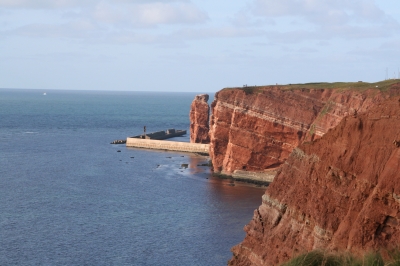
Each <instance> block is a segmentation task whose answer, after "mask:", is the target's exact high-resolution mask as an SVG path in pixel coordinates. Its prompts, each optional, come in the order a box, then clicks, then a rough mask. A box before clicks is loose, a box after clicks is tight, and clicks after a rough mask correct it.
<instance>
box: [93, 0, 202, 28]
mask: <svg viewBox="0 0 400 266" xmlns="http://www.w3.org/2000/svg"><path fill="white" fill-rule="evenodd" d="M93 17H94V18H95V19H96V20H99V21H102V22H105V23H112V24H118V23H125V24H126V23H128V24H129V25H130V26H154V25H159V24H193V23H202V22H205V21H206V20H207V18H208V17H207V14H206V13H205V12H202V11H201V10H199V9H198V8H197V7H196V6H194V5H193V4H191V3H161V2H155V3H145V4H134V5H132V4H130V5H111V4H108V3H99V4H98V5H97V6H96V7H95V9H94V12H93Z"/></svg>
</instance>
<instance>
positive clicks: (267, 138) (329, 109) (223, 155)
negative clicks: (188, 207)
mask: <svg viewBox="0 0 400 266" xmlns="http://www.w3.org/2000/svg"><path fill="white" fill-rule="evenodd" d="M376 84H379V86H381V85H382V84H381V83H376ZM376 84H368V83H337V84H325V83H322V84H321V85H319V84H304V85H287V86H268V87H256V88H233V89H224V90H222V91H219V92H218V93H216V95H215V100H214V101H213V103H212V116H211V124H210V144H211V145H210V156H211V159H212V163H213V166H214V171H215V172H222V173H224V174H231V173H232V172H233V171H235V170H247V171H256V172H257V171H259V172H262V171H264V170H265V169H271V168H275V167H277V166H280V165H281V164H282V163H283V162H285V160H286V159H287V158H288V156H289V154H290V153H291V151H292V150H293V149H294V148H295V147H297V146H298V145H299V144H300V143H302V142H303V141H304V140H310V139H316V138H319V137H321V136H322V135H323V134H325V133H326V132H327V131H328V130H329V129H330V128H333V127H334V126H336V125H337V124H338V123H339V122H340V121H341V119H342V118H343V117H344V116H346V115H348V114H353V113H362V112H364V111H366V110H368V109H369V108H370V107H371V106H374V105H376V104H377V103H379V102H381V101H382V100H384V99H386V98H388V97H390V96H392V95H395V94H399V93H400V84H399V83H396V82H391V83H390V84H389V85H388V84H387V83H383V84H384V85H386V86H388V87H387V88H386V89H385V90H379V89H377V88H376V86H378V85H376ZM326 87H329V88H326Z"/></svg>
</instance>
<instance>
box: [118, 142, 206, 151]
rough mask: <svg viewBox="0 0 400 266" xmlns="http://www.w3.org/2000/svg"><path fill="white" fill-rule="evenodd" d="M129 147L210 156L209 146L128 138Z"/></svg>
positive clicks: (127, 144)
mask: <svg viewBox="0 0 400 266" xmlns="http://www.w3.org/2000/svg"><path fill="white" fill-rule="evenodd" d="M126 146H127V147H134V148H144V149H155V150H168V151H181V152H194V153H204V154H209V147H210V145H209V144H200V143H188V142H178V141H164V140H152V139H139V138H127V139H126Z"/></svg>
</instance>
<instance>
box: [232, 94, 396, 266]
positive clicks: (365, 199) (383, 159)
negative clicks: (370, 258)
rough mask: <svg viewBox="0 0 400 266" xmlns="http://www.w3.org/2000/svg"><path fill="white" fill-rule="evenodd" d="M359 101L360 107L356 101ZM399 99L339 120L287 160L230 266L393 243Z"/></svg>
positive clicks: (277, 260) (389, 246)
mask: <svg viewBox="0 0 400 266" xmlns="http://www.w3.org/2000/svg"><path fill="white" fill-rule="evenodd" d="M364 102H365V101H364ZM399 146H400V98H399V97H395V98H392V99H390V100H387V101H385V102H383V103H381V104H377V106H375V107H374V108H372V109H370V110H369V111H367V112H366V113H364V114H361V115H351V116H347V117H345V118H344V119H343V120H342V121H341V122H340V124H339V125H338V126H337V127H335V128H334V129H331V130H329V131H328V132H327V133H326V134H325V135H324V136H323V137H322V138H320V139H318V140H316V141H314V142H305V143H303V144H302V145H300V146H299V147H298V148H296V149H294V151H293V152H292V153H291V154H290V156H289V158H288V160H287V161H286V162H285V164H284V165H283V166H282V167H281V169H280V170H279V172H278V174H277V176H276V178H275V180H274V182H273V183H272V184H271V185H270V186H269V187H268V189H267V191H266V192H265V194H264V196H263V197H262V205H261V206H260V207H259V208H258V209H257V210H255V211H254V216H253V219H252V220H251V222H250V223H249V224H248V225H247V226H246V227H245V231H246V233H247V235H246V238H245V239H244V241H243V242H242V243H241V244H239V245H237V246H235V247H234V248H233V249H232V252H233V254H234V257H233V258H232V260H231V261H230V265H278V264H280V263H282V262H284V261H286V260H288V259H289V258H291V257H292V256H293V255H296V254H298V253H301V252H305V251H310V250H312V249H319V248H321V249H327V250H331V251H350V252H352V253H354V254H359V255H360V254H362V253H364V252H365V251H368V250H371V249H372V250H373V249H378V248H381V247H383V248H388V249H390V248H393V247H398V245H399V244H398V243H400V179H399V178H400V174H399V173H400V148H399Z"/></svg>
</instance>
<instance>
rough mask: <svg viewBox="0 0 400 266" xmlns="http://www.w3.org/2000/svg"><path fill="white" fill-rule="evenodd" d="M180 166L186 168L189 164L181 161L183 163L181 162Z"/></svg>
mask: <svg viewBox="0 0 400 266" xmlns="http://www.w3.org/2000/svg"><path fill="white" fill-rule="evenodd" d="M181 167H182V168H185V169H186V168H188V167H189V164H187V163H183V164H181Z"/></svg>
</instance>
